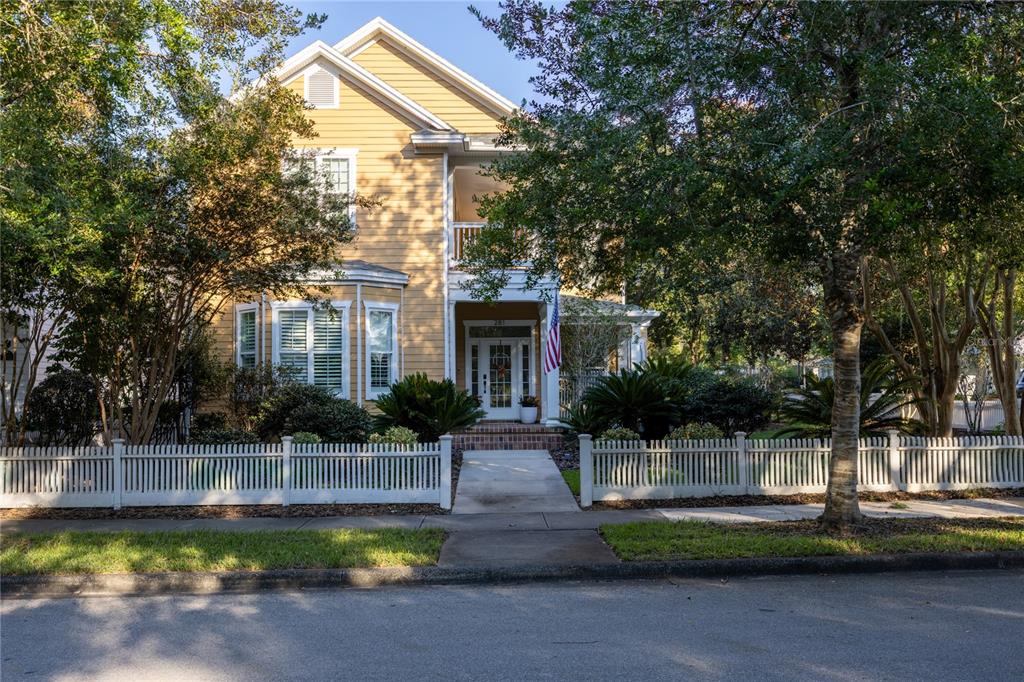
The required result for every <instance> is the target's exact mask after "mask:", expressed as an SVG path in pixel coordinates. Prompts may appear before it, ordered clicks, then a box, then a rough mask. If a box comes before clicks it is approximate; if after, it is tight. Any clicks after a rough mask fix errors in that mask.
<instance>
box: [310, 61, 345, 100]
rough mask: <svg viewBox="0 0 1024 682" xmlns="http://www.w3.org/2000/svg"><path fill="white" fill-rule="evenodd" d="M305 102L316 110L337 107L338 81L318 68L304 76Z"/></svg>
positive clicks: (327, 72)
mask: <svg viewBox="0 0 1024 682" xmlns="http://www.w3.org/2000/svg"><path fill="white" fill-rule="evenodd" d="M306 101H307V102H309V103H310V104H311V105H312V106H314V107H316V108H318V109H330V108H336V107H337V106H338V79H337V78H335V77H334V75H333V74H332V73H330V72H329V71H326V70H324V69H321V68H319V67H317V68H315V69H313V70H312V71H310V72H308V73H307V74H306Z"/></svg>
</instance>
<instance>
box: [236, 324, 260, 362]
mask: <svg viewBox="0 0 1024 682" xmlns="http://www.w3.org/2000/svg"><path fill="white" fill-rule="evenodd" d="M237 343H238V366H239V367H255V366H256V311H255V310H243V311H242V312H240V313H239V314H238V342H237Z"/></svg>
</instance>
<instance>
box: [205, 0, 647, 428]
mask: <svg viewBox="0 0 1024 682" xmlns="http://www.w3.org/2000/svg"><path fill="white" fill-rule="evenodd" d="M278 77H279V78H280V79H281V80H282V82H283V83H285V84H286V85H287V86H288V87H290V88H293V89H294V90H295V91H296V92H299V93H301V94H302V95H303V96H304V97H305V99H306V100H307V101H308V102H309V104H310V105H311V106H312V107H313V109H311V110H310V111H309V116H310V117H311V118H312V120H313V121H314V123H315V127H316V131H317V132H318V133H319V136H318V137H317V138H315V140H313V141H312V142H311V143H310V144H308V145H304V146H307V147H309V146H311V147H314V148H315V149H316V156H317V164H318V165H319V167H320V168H322V169H323V170H325V171H327V172H329V173H330V175H331V177H332V178H333V179H334V181H335V182H336V183H337V188H338V191H342V192H356V193H358V194H361V195H367V196H373V197H376V198H378V199H379V200H380V201H381V204H380V206H379V207H377V208H374V209H373V210H369V211H363V210H361V209H360V210H358V211H355V212H354V218H355V224H356V238H355V240H354V242H353V243H352V244H350V245H348V246H347V247H346V248H345V251H346V253H345V258H346V259H345V260H344V261H343V262H342V270H343V274H342V275H341V276H340V278H338V277H336V276H335V275H333V274H331V275H323V276H322V277H321V278H320V279H319V280H318V282H319V283H321V284H326V285H329V286H330V295H329V299H330V300H331V304H332V305H333V306H334V307H335V309H336V311H337V313H338V314H337V315H331V314H329V312H327V311H321V310H317V309H316V308H314V307H312V306H310V305H309V304H308V303H306V302H303V301H301V300H273V299H270V298H267V297H258V298H256V299H254V300H252V301H238V302H236V303H235V304H234V305H233V306H231V307H230V309H229V310H228V311H227V312H226V313H225V314H224V315H223V316H222V318H221V319H220V321H219V324H217V325H216V332H217V333H218V334H219V344H220V346H221V347H222V348H225V349H227V348H231V349H232V353H233V356H234V359H235V361H236V362H237V363H238V364H239V365H242V366H253V365H255V364H257V363H274V364H281V365H287V366H290V367H292V368H294V370H295V372H296V375H297V376H298V377H299V378H300V380H303V381H308V382H310V383H314V384H319V385H323V386H326V387H328V388H331V389H333V390H335V391H336V392H337V394H338V395H340V396H344V397H346V398H350V399H352V400H355V401H356V402H359V403H365V402H366V401H371V400H373V399H375V398H377V397H378V396H379V395H381V394H382V393H384V392H386V391H387V390H388V387H389V386H390V385H391V384H392V383H393V382H394V381H396V380H397V379H399V378H400V377H402V376H404V375H407V374H411V373H414V372H425V373H426V374H427V375H429V376H431V377H433V378H441V377H451V378H452V379H454V380H455V381H456V383H457V384H458V385H459V386H460V387H464V388H466V389H467V390H469V391H470V392H472V393H473V394H474V395H476V396H478V397H479V398H480V399H481V401H482V405H483V408H484V409H485V410H486V412H487V416H488V418H491V419H514V418H516V416H517V415H518V401H519V398H520V397H521V396H523V395H533V396H539V398H540V401H541V411H540V414H541V419H542V421H544V422H546V423H549V424H555V423H557V420H558V416H559V397H558V396H559V373H558V371H555V372H552V373H549V374H547V375H545V374H544V373H543V372H542V371H541V363H540V351H541V348H542V347H543V344H544V343H545V340H546V334H547V327H548V316H549V315H550V314H551V309H552V304H551V303H550V301H551V300H552V294H553V293H554V289H555V287H556V282H555V280H554V279H553V278H552V279H548V280H545V281H542V282H540V283H539V284H538V285H537V286H536V287H535V288H527V287H526V286H525V277H524V273H513V274H512V278H511V281H510V282H509V284H508V286H507V287H506V288H505V289H503V290H502V291H501V292H500V295H499V296H498V298H497V300H496V302H495V304H494V305H489V304H487V303H484V302H482V301H480V300H477V299H475V298H474V297H473V296H472V295H471V294H470V292H469V291H468V290H467V288H466V286H465V284H466V282H467V278H468V275H466V274H465V273H464V272H461V271H460V269H459V259H460V257H461V254H462V252H463V249H464V247H465V245H466V244H467V243H469V241H470V240H472V239H473V238H474V235H476V234H478V233H479V231H480V230H481V229H482V228H483V227H484V221H483V219H482V218H481V217H480V216H479V215H478V214H477V203H476V201H474V197H480V196H482V195H485V194H488V193H491V192H498V191H501V189H502V187H501V186H499V185H497V184H496V183H495V182H494V181H493V180H491V179H489V178H486V177H484V176H482V175H481V174H480V172H479V171H480V169H481V167H482V166H484V165H486V164H487V163H488V162H489V161H490V160H491V159H493V158H494V157H495V155H496V154H499V153H503V152H505V153H507V152H509V151H510V150H503V149H500V148H498V147H497V146H495V143H494V137H495V135H496V133H497V131H498V126H499V122H500V120H501V119H502V118H503V117H505V116H508V115H510V114H512V113H513V112H514V111H515V109H516V107H515V105H514V104H513V103H512V102H510V101H509V100H507V99H506V98H504V97H502V96H501V95H499V94H498V93H496V92H494V91H493V90H491V89H490V88H488V87H487V86H486V85H484V84H483V83H480V82H479V81H477V80H475V79H474V78H472V77H471V76H469V75H468V74H466V73H465V72H463V71H461V70H460V69H458V68H457V67H455V66H454V65H452V64H450V63H448V62H447V61H445V60H444V59H442V58H441V57H439V56H438V55H436V54H434V53H433V52H431V51H430V50H428V49H427V48H425V47H423V46H422V45H420V44H419V43H417V42H416V41H415V40H413V39H412V38H410V37H409V36H407V35H405V34H404V33H402V32H401V31H399V30H398V29H396V28H395V27H393V26H391V25H390V24H388V23H387V22H385V21H384V20H382V19H379V18H378V19H374V20H373V21H371V22H370V23H368V24H367V25H365V26H363V27H362V28H360V29H359V30H357V31H356V32H355V33H353V34H352V35H350V36H348V37H347V38H345V39H344V40H342V41H341V42H339V43H336V44H335V45H327V44H325V43H323V42H321V41H317V42H315V43H313V44H312V45H310V46H309V47H307V48H305V49H303V50H302V51H300V52H299V53H298V54H296V55H295V56H294V57H291V58H290V59H288V60H287V61H286V62H285V63H284V64H283V65H282V66H281V67H280V69H279V71H278ZM314 279H315V277H314ZM652 315H653V313H652ZM652 315H648V316H646V317H644V316H640V317H637V319H636V320H635V322H636V324H635V325H634V328H633V329H632V331H633V334H632V335H631V337H630V339H631V340H630V341H629V343H628V344H627V345H626V346H625V348H624V350H625V354H626V355H627V359H628V360H633V359H636V358H642V357H644V355H645V354H646V324H645V322H649V320H650V317H651V316H652Z"/></svg>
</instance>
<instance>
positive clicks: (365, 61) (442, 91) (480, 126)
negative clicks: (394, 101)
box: [353, 40, 499, 133]
mask: <svg viewBox="0 0 1024 682" xmlns="http://www.w3.org/2000/svg"><path fill="white" fill-rule="evenodd" d="M353 61H355V62H356V63H357V64H359V65H360V66H362V67H363V68H364V69H366V70H367V71H369V72H370V73H372V74H374V75H375V76H377V77H378V78H380V79H381V80H383V81H384V82H386V83H387V84H388V85H390V86H391V87H393V88H395V89H396V90H398V91H399V92H401V93H402V94H403V95H405V96H406V97H408V98H409V99H411V100H413V101H414V102H416V103H417V104H419V105H420V106H422V107H423V108H425V109H426V110H427V111H429V112H430V113H432V114H434V115H435V116H438V117H440V118H441V119H442V120H443V121H445V122H446V123H448V124H449V125H452V126H454V127H455V128H456V129H457V130H458V131H459V132H463V133H488V132H495V131H497V129H498V121H499V116H498V115H497V114H495V113H493V112H492V111H491V110H490V109H488V108H487V107H485V106H483V105H481V104H479V103H478V102H476V101H475V100H473V99H472V98H470V97H468V96H467V95H464V94H463V93H462V91H461V90H459V89H458V88H456V87H455V86H454V85H452V84H451V83H449V82H448V81H446V80H444V79H442V78H441V77H440V76H439V75H437V74H435V73H432V72H431V71H429V70H428V69H427V68H425V67H423V66H421V65H420V64H418V63H417V62H415V61H414V60H412V59H410V58H408V57H406V56H405V55H403V54H402V53H401V51H399V50H397V49H396V48H394V47H392V46H391V45H389V44H387V42H385V40H378V41H377V42H376V43H374V44H373V45H371V46H370V47H368V48H366V49H365V50H363V51H362V52H360V53H359V54H357V55H356V56H355V58H354V59H353Z"/></svg>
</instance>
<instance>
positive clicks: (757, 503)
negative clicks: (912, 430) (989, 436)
mask: <svg viewBox="0 0 1024 682" xmlns="http://www.w3.org/2000/svg"><path fill="white" fill-rule="evenodd" d="M564 475H565V474H564V473H563V476H564ZM577 497H579V495H578V493H577ZM857 497H858V498H859V499H860V501H861V502H901V501H911V500H939V501H941V500H972V499H977V498H983V497H984V498H992V499H996V498H1006V497H1024V488H972V489H970V490H929V491H925V492H920V493H905V492H891V493H868V492H859V493H857ZM824 503H825V495H824V493H813V494H811V493H803V494H799V495H715V496H712V497H672V498H667V499H663V500H614V501H606V502H598V501H597V500H595V501H594V506H593V507H589V509H677V508H678V509H693V508H697V507H761V506H766V505H771V504H824Z"/></svg>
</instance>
